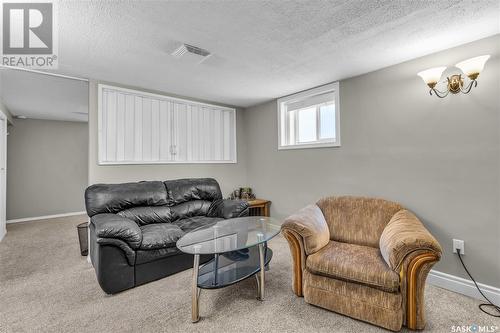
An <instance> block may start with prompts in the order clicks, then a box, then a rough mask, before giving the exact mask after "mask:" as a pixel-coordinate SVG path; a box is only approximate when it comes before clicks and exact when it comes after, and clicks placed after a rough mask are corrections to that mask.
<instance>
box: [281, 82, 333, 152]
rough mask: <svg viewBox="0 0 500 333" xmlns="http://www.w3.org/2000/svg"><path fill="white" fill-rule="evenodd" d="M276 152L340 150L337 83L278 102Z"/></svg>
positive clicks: (284, 98)
mask: <svg viewBox="0 0 500 333" xmlns="http://www.w3.org/2000/svg"><path fill="white" fill-rule="evenodd" d="M278 122H279V124H278V125H279V127H278V129H279V130H278V132H279V138H278V139H279V142H278V149H280V150H281V149H300V148H317V147H339V146H340V133H339V128H340V124H339V83H338V82H335V83H332V84H328V85H326V86H322V87H318V88H314V89H310V90H307V91H303V92H300V93H297V94H294V95H290V96H287V97H283V98H280V99H278Z"/></svg>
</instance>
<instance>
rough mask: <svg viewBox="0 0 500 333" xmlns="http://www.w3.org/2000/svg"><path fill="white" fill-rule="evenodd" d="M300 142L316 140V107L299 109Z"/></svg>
mask: <svg viewBox="0 0 500 333" xmlns="http://www.w3.org/2000/svg"><path fill="white" fill-rule="evenodd" d="M297 112H298V129H299V136H298V142H311V141H316V108H315V107H314V108H308V109H302V110H298V111H297Z"/></svg>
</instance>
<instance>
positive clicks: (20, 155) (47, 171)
mask: <svg viewBox="0 0 500 333" xmlns="http://www.w3.org/2000/svg"><path fill="white" fill-rule="evenodd" d="M87 142H88V125H87V123H82V122H66V121H50V120H33V119H26V120H15V121H14V126H10V127H9V136H8V138H7V219H9V220H10V219H18V218H27V217H35V216H44V215H53V214H61V213H68V212H78V211H83V210H85V207H84V202H83V191H84V189H85V188H86V186H87V174H88V171H87V170H88V148H87V146H88V143H87Z"/></svg>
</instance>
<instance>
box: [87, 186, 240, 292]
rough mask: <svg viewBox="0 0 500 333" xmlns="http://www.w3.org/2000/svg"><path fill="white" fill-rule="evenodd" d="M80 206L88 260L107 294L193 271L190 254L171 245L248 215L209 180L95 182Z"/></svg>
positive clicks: (237, 201) (205, 259)
mask: <svg viewBox="0 0 500 333" xmlns="http://www.w3.org/2000/svg"><path fill="white" fill-rule="evenodd" d="M85 205H86V209H87V214H88V216H89V217H90V224H89V228H90V258H91V261H92V265H93V266H94V269H95V272H96V275H97V281H98V282H99V285H100V286H101V288H102V290H104V291H105V292H106V293H108V294H114V293H117V292H120V291H123V290H126V289H129V288H133V287H135V286H138V285H141V284H144V283H147V282H150V281H153V280H157V279H160V278H162V277H165V276H168V275H171V274H174V273H177V272H179V271H182V270H185V269H188V268H190V267H192V265H193V257H192V255H189V254H185V253H182V252H180V251H179V250H178V249H177V247H176V246H175V243H176V241H177V240H178V239H179V238H180V237H182V235H184V234H185V233H186V232H189V231H191V230H193V229H196V228H198V227H200V226H203V225H206V224H209V223H215V222H216V221H219V220H221V219H227V218H234V217H240V216H247V215H248V204H247V203H246V202H244V201H239V200H224V199H222V193H221V190H220V187H219V184H218V183H217V181H216V180H215V179H211V178H200V179H179V180H169V181H165V182H161V181H144V182H138V183H126V184H96V185H92V186H89V187H88V188H87V190H86V191H85ZM210 258H211V257H208V256H202V257H201V260H202V261H203V262H204V261H207V260H209V259H210Z"/></svg>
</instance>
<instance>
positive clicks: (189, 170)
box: [88, 81, 246, 196]
mask: <svg viewBox="0 0 500 333" xmlns="http://www.w3.org/2000/svg"><path fill="white" fill-rule="evenodd" d="M102 83H105V84H110V85H114V86H120V87H125V88H131V89H137V90H142V91H147V92H152V93H156V94H163V95H165V93H162V92H158V91H151V90H145V89H141V88H136V87H128V86H123V85H119V84H116V83H109V82H102ZM97 85H98V82H97V81H90V83H89V89H90V90H89V178H88V181H89V184H95V183H121V182H130V181H140V180H167V179H177V178H192V177H213V178H215V179H217V180H218V181H219V183H220V185H221V189H222V192H223V194H224V196H227V195H228V194H229V193H230V192H231V191H232V190H233V188H235V187H239V186H243V185H246V163H245V155H246V149H245V144H244V137H245V129H244V127H243V117H242V111H241V110H237V111H236V122H237V124H236V132H237V138H236V140H237V144H238V147H237V154H238V163H236V164H161V165H146V164H145V165H98V154H97V153H98V150H97ZM169 96H173V97H181V98H182V96H176V95H169ZM190 99H192V98H190ZM198 101H200V100H198ZM201 102H206V101H201ZM209 103H210V102H209ZM212 104H214V103H212ZM226 106H227V105H226Z"/></svg>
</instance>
